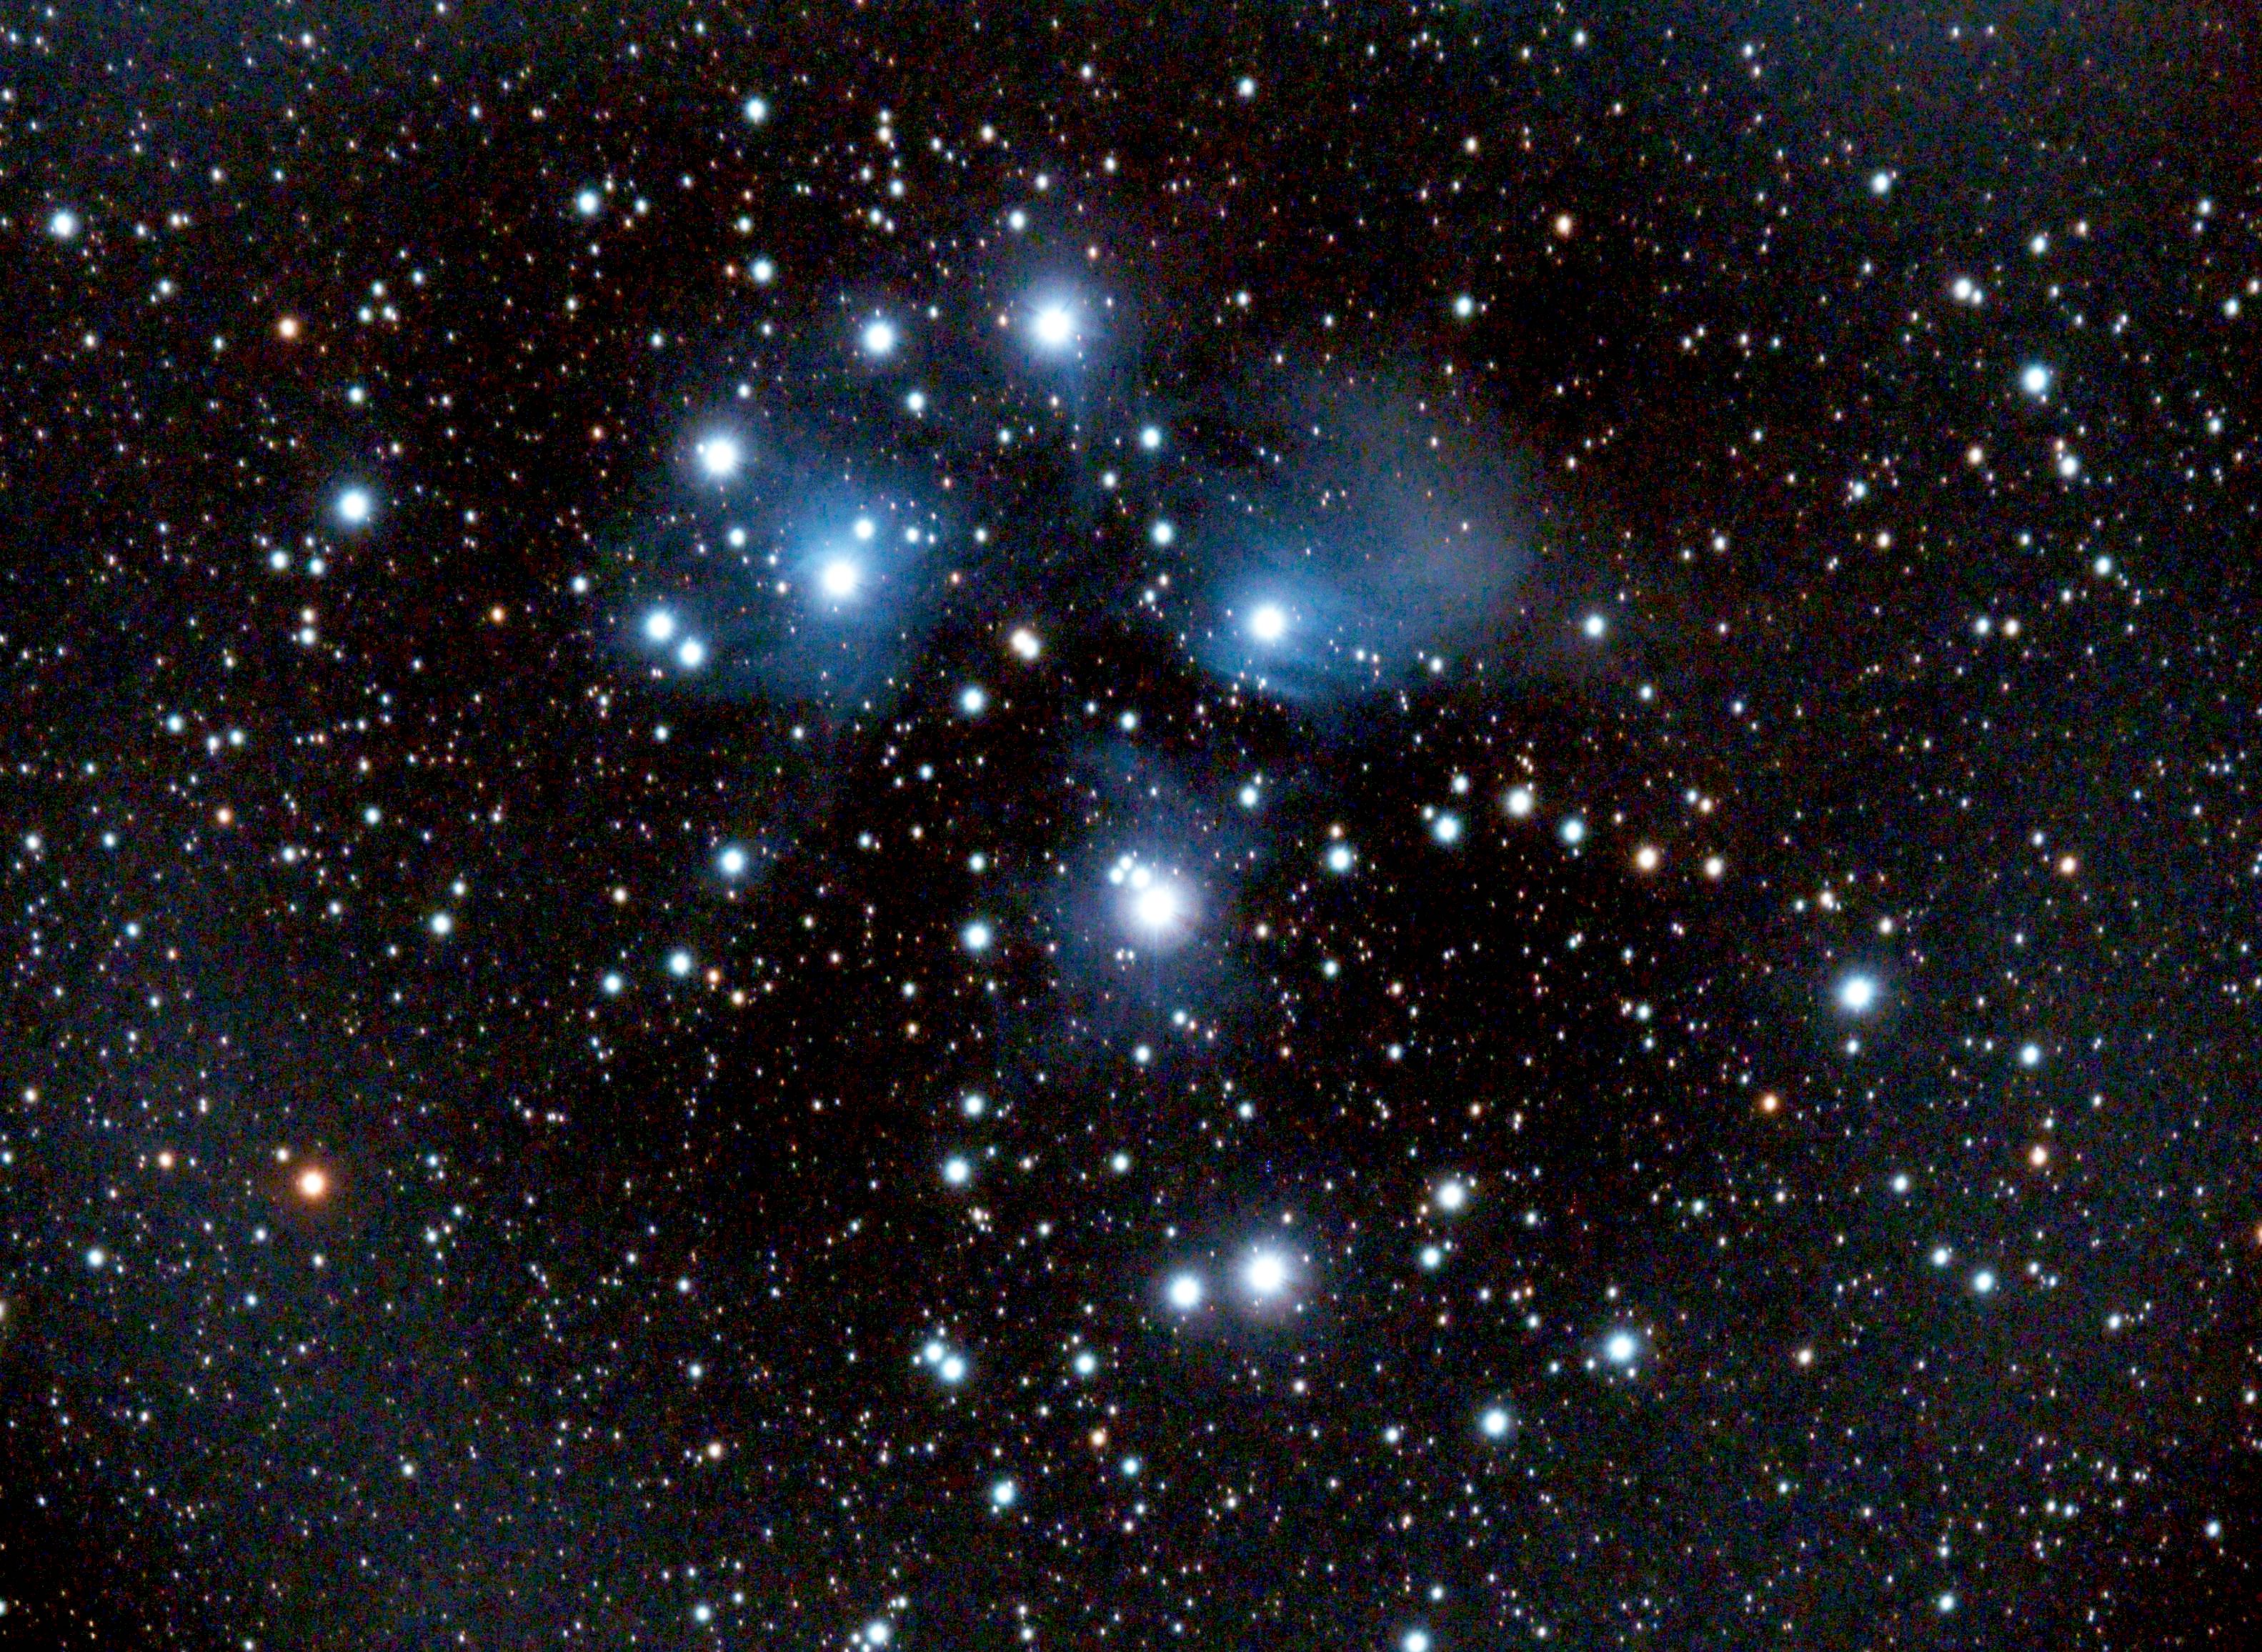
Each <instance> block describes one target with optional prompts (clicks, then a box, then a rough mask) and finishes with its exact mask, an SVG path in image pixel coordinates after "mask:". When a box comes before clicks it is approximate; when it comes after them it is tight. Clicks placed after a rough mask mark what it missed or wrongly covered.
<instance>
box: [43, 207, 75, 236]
mask: <svg viewBox="0 0 2262 1652" xmlns="http://www.w3.org/2000/svg"><path fill="white" fill-rule="evenodd" d="M47 234H50V235H53V236H54V238H55V239H56V240H57V241H75V240H76V239H77V238H78V214H77V213H75V212H73V211H71V209H70V208H69V207H68V206H58V207H56V208H55V210H54V215H53V216H52V217H50V218H49V219H48V220H47Z"/></svg>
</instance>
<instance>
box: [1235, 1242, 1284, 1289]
mask: <svg viewBox="0 0 2262 1652" xmlns="http://www.w3.org/2000/svg"><path fill="white" fill-rule="evenodd" d="M1242 1277H1243V1279H1244V1280H1247V1281H1248V1284H1249V1288H1250V1293H1251V1294H1252V1295H1257V1296H1277V1295H1279V1294H1280V1293H1281V1292H1282V1291H1283V1290H1285V1289H1286V1288H1287V1285H1288V1261H1287V1259H1286V1257H1284V1256H1282V1255H1281V1254H1280V1253H1279V1252H1278V1251H1259V1252H1257V1253H1256V1254H1255V1255H1253V1256H1251V1257H1250V1259H1249V1265H1248V1266H1246V1267H1245V1268H1243V1270H1242Z"/></svg>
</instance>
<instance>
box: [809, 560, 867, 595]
mask: <svg viewBox="0 0 2262 1652" xmlns="http://www.w3.org/2000/svg"><path fill="white" fill-rule="evenodd" d="M863 579H864V571H863V570H862V569H861V568H860V567H858V566H856V565H855V564H854V562H851V561H850V560H849V559H847V558H846V557H835V558H833V559H832V561H830V562H828V563H826V564H825V566H824V567H822V568H821V569H819V570H818V575H817V583H818V586H819V587H820V588H822V589H823V590H824V592H825V595H827V596H829V597H831V598H832V600H833V601H834V602H846V601H847V600H848V599H849V598H850V597H852V596H854V595H856V588H857V587H858V586H859V585H861V583H862V582H863Z"/></svg>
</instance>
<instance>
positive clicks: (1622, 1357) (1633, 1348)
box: [1603, 1331, 1641, 1365]
mask: <svg viewBox="0 0 2262 1652" xmlns="http://www.w3.org/2000/svg"><path fill="white" fill-rule="evenodd" d="M1640 1352H1641V1340H1640V1338H1638V1337H1636V1336H1635V1335H1634V1334H1633V1332H1632V1331H1612V1332H1610V1338H1609V1339H1608V1340H1607V1341H1605V1342H1604V1343H1603V1358H1604V1359H1606V1360H1609V1361H1610V1363H1611V1364H1612V1365H1632V1363H1633V1361H1634V1356H1635V1355H1636V1354H1638V1353H1640Z"/></svg>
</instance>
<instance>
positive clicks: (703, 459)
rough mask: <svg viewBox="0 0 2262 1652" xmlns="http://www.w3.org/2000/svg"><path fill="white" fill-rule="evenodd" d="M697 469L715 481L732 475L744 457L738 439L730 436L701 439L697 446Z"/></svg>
mask: <svg viewBox="0 0 2262 1652" xmlns="http://www.w3.org/2000/svg"><path fill="white" fill-rule="evenodd" d="M697 451H698V455H699V468H700V469H701V470H702V471H704V472H706V473H707V474H708V475H709V476H710V477H712V478H714V479H715V480H717V481H720V480H723V479H724V477H726V476H729V475H731V474H732V473H734V472H736V471H737V470H738V464H739V461H740V459H741V458H743V457H744V455H743V453H742V452H741V451H740V449H739V447H738V438H737V437H736V436H706V437H703V438H702V440H701V441H700V444H699V446H698V450H697Z"/></svg>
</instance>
